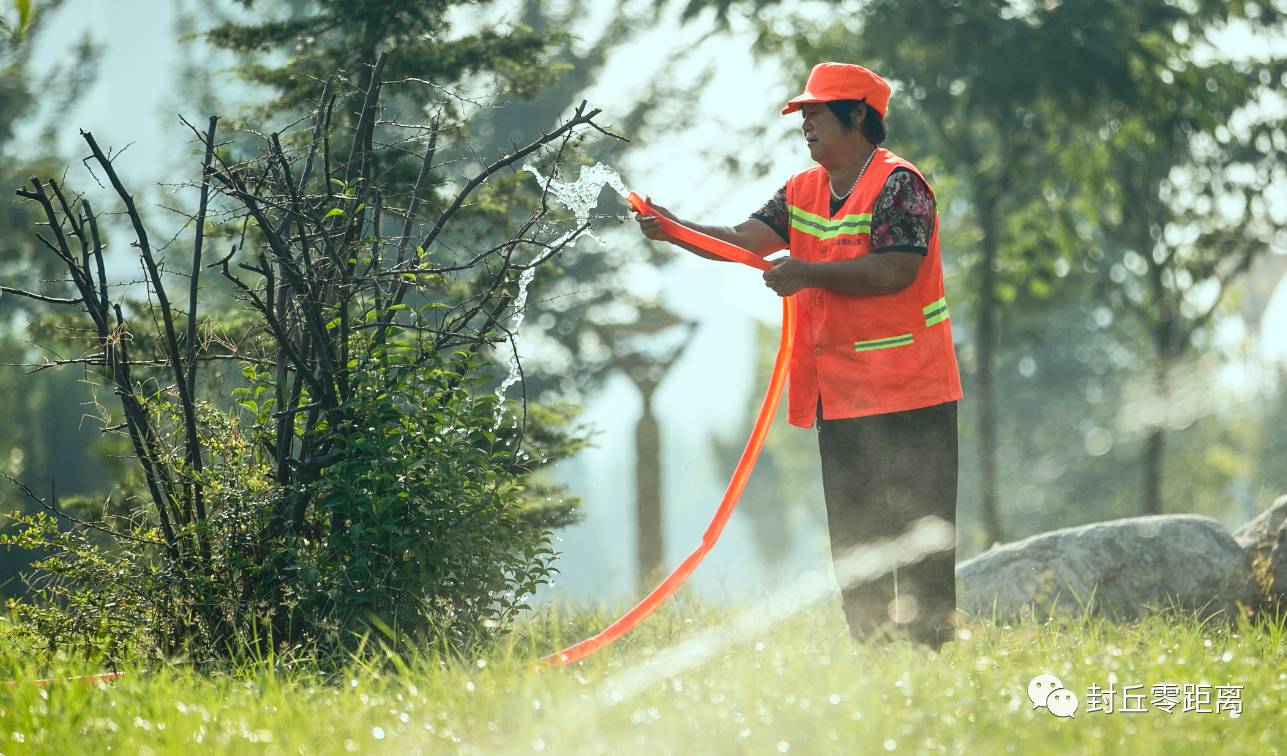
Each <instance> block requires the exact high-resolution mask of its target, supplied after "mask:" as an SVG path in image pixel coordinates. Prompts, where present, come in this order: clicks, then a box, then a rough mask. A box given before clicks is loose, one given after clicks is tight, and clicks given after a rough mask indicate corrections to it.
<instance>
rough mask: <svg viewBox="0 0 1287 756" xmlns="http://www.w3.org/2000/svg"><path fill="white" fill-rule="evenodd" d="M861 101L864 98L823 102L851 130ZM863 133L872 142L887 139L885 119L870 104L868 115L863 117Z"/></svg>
mask: <svg viewBox="0 0 1287 756" xmlns="http://www.w3.org/2000/svg"><path fill="white" fill-rule="evenodd" d="M860 102H862V100H832V101H831V102H826V103H823V104H824V105H826V106H827V108H828V109H829V110H830V111H831V112H832V113H834V114H835V116H836V118H837V119H838V120H839V121H840V125H841V126H842V127H843V128H844V129H845V130H846V131H849V130H851V129H853V127H854V111H856V110H858V103H860ZM862 135H863V137H865V138H866V139H867V141H868V142H871V143H872V144H880V143H881V142H883V141H885V120H884V119H883V118H881V117H880V113H877V112H876V109H875V108H873V107H871V106H870V105H868V106H867V115H865V116H863V119H862Z"/></svg>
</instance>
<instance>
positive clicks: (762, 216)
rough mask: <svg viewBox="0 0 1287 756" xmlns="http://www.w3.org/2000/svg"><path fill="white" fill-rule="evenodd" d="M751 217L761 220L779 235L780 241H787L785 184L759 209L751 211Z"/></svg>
mask: <svg viewBox="0 0 1287 756" xmlns="http://www.w3.org/2000/svg"><path fill="white" fill-rule="evenodd" d="M751 217H752V218H754V219H756V220H758V221H763V222H764V223H765V224H766V225H768V227H769V228H771V229H773V231H774V232H775V233H776V234H777V235H778V236H780V237H782V241H784V242H788V241H790V239H788V238H787V201H786V184H783V185H782V188H781V189H779V190H778V191H777V193H776V194H774V195H773V198H772V199H770V200H769V201H768V202H765V203H764V205H763V206H762V207H760V209H759V210H756V211H755V212H753V213H751Z"/></svg>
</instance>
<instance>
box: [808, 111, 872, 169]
mask: <svg viewBox="0 0 1287 756" xmlns="http://www.w3.org/2000/svg"><path fill="white" fill-rule="evenodd" d="M800 114H801V115H802V116H803V117H804V122H803V123H802V124H801V126H800V130H801V132H802V133H803V134H804V140H805V142H806V143H807V144H808V145H809V156H810V157H812V158H813V159H814V160H815V161H817V162H819V163H822V164H824V165H825V164H827V163H828V162H832V161H835V160H836V159H837V158H840V157H843V156H845V155H848V154H850V153H853V152H856V151H857V150H858V149H859V147H860V146H861V145H860V142H861V140H862V131H861V130H860V129H849V130H846V129H845V128H844V127H843V126H842V125H841V124H840V119H838V118H836V114H835V113H832V112H831V108H829V107H827V106H826V104H825V103H821V102H806V103H805V104H804V105H802V106H801V107H800Z"/></svg>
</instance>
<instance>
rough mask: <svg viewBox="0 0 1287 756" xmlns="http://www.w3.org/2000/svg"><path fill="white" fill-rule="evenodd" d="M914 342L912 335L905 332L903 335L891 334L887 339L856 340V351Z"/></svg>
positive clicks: (890, 347)
mask: <svg viewBox="0 0 1287 756" xmlns="http://www.w3.org/2000/svg"><path fill="white" fill-rule="evenodd" d="M911 343H912V335H911V334H910V333H904V334H903V335H901V336H890V337H889V338H887V339H869V340H867V341H855V342H854V351H855V352H870V351H871V350H873V349H893V348H894V347H900V346H907V345H908V344H911Z"/></svg>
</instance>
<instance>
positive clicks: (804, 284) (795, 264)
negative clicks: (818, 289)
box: [764, 257, 814, 297]
mask: <svg viewBox="0 0 1287 756" xmlns="http://www.w3.org/2000/svg"><path fill="white" fill-rule="evenodd" d="M812 267H813V266H811V265H810V264H809V263H807V262H805V261H804V260H799V259H797V258H794V257H784V258H782V259H781V260H779V261H777V262H776V263H774V265H773V267H772V268H769V269H768V270H766V271H764V283H765V285H767V286H768V287H769V288H770V289H772V290H773V291H774V292H775V293H776V294H777V295H778V296H780V297H789V296H791V295H792V294H794V293H796V292H797V291H799V290H801V289H805V288H808V287H810V286H813V285H814V284H813V280H812V275H811V274H812V272H813V271H812Z"/></svg>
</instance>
